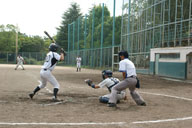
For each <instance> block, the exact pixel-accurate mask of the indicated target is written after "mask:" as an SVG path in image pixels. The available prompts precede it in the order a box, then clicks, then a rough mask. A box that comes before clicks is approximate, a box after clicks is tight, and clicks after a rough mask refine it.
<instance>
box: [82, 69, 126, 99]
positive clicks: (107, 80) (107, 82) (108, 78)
mask: <svg viewBox="0 0 192 128" xmlns="http://www.w3.org/2000/svg"><path fill="white" fill-rule="evenodd" d="M112 75H113V72H112V71H110V70H104V71H102V78H103V81H102V82H100V83H99V84H98V85H95V84H93V82H92V80H90V79H86V80H85V82H86V83H87V84H88V85H89V86H90V87H92V88H94V89H98V88H104V87H107V88H108V90H109V92H111V88H112V87H113V86H115V85H116V84H117V83H119V79H117V78H114V77H112ZM109 97H110V94H106V95H104V96H100V97H99V101H100V102H101V103H108V101H109ZM122 99H124V100H125V99H126V92H125V90H123V91H121V92H118V102H119V101H120V100H122Z"/></svg>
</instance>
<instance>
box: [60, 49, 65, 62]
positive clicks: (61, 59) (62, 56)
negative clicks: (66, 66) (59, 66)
mask: <svg viewBox="0 0 192 128" xmlns="http://www.w3.org/2000/svg"><path fill="white" fill-rule="evenodd" d="M64 56H65V51H64V50H63V48H61V51H60V61H63V60H64Z"/></svg>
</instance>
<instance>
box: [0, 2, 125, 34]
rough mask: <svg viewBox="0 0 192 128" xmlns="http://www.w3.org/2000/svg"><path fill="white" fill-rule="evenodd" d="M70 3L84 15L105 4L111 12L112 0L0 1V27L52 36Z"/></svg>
mask: <svg viewBox="0 0 192 128" xmlns="http://www.w3.org/2000/svg"><path fill="white" fill-rule="evenodd" d="M119 1H122V0H116V15H121V6H122V4H121V2H119ZM72 2H76V3H78V4H79V5H80V8H81V13H83V14H86V13H87V12H88V10H89V9H90V8H91V7H93V4H96V5H99V4H100V3H105V5H106V6H108V8H109V10H110V11H111V12H112V8H113V0H0V3H1V5H0V25H2V24H3V25H7V24H13V25H15V26H16V25H18V27H19V31H20V32H21V33H26V34H27V35H30V36H34V35H39V36H42V37H44V36H45V34H44V33H43V32H44V31H47V32H48V33H49V34H50V35H52V36H54V35H56V33H57V30H56V28H57V27H59V26H60V25H61V21H62V15H63V14H64V12H65V11H66V10H67V9H68V8H69V7H70V4H71V3H72Z"/></svg>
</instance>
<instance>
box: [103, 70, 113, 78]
mask: <svg viewBox="0 0 192 128" xmlns="http://www.w3.org/2000/svg"><path fill="white" fill-rule="evenodd" d="M105 76H108V77H112V76H113V72H112V71H111V70H103V71H102V78H103V79H105Z"/></svg>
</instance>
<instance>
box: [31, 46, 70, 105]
mask: <svg viewBox="0 0 192 128" xmlns="http://www.w3.org/2000/svg"><path fill="white" fill-rule="evenodd" d="M57 49H58V45H56V44H55V43H51V44H50V46H49V53H48V54H47V56H46V58H45V62H44V65H43V66H42V68H41V71H40V76H41V84H40V85H38V86H37V87H36V88H35V89H34V91H33V92H32V93H30V94H29V97H30V98H31V99H32V98H33V96H34V95H35V94H36V93H37V92H38V91H39V90H40V89H42V88H44V87H45V86H46V85H47V81H48V82H50V83H51V84H52V85H53V87H54V89H53V99H52V100H53V101H58V99H57V93H58V91H59V87H60V85H59V83H58V82H57V80H56V78H55V77H54V76H53V75H52V73H51V72H52V70H53V69H54V68H55V66H56V64H57V62H58V61H63V60H64V55H65V54H66V53H65V51H64V50H63V49H62V48H61V53H60V55H59V54H58V53H57V52H56V51H57Z"/></svg>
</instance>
